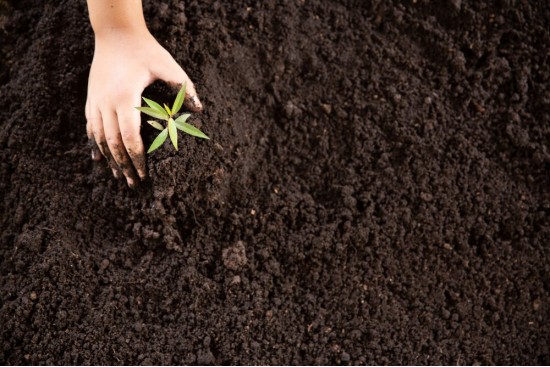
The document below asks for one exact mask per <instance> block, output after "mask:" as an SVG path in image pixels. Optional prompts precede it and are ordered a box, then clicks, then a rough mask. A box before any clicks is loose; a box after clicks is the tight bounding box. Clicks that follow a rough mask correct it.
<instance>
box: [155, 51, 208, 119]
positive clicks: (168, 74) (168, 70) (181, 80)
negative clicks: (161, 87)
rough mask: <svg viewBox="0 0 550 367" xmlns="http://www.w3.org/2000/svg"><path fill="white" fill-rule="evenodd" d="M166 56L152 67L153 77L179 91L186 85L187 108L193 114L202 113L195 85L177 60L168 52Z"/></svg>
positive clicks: (185, 101) (185, 103) (185, 102)
mask: <svg viewBox="0 0 550 367" xmlns="http://www.w3.org/2000/svg"><path fill="white" fill-rule="evenodd" d="M166 54H167V55H166V57H162V58H161V60H159V61H158V62H155V63H154V64H153V65H152V66H151V68H152V70H151V72H152V74H153V76H154V77H155V79H160V80H163V81H165V82H166V83H168V84H169V85H171V86H173V87H175V88H177V89H178V90H179V89H180V88H181V86H182V85H183V84H185V86H186V87H185V100H184V105H185V107H187V108H188V109H189V110H190V111H191V112H200V111H202V109H203V106H202V103H201V101H200V100H199V97H198V96H197V91H196V90H195V85H194V84H193V82H192V81H191V79H189V76H188V75H187V73H186V72H185V71H184V70H183V69H182V68H181V66H180V65H179V64H178V63H177V62H176V60H174V58H173V57H172V56H171V55H170V54H169V53H168V52H166Z"/></svg>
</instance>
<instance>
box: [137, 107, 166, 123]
mask: <svg viewBox="0 0 550 367" xmlns="http://www.w3.org/2000/svg"><path fill="white" fill-rule="evenodd" d="M136 109H138V110H140V111H141V112H143V113H144V114H146V115H149V116H151V117H154V118H157V119H161V120H167V119H168V115H167V114H166V111H164V110H162V112H163V113H159V112H158V111H157V110H156V109H154V108H151V107H136Z"/></svg>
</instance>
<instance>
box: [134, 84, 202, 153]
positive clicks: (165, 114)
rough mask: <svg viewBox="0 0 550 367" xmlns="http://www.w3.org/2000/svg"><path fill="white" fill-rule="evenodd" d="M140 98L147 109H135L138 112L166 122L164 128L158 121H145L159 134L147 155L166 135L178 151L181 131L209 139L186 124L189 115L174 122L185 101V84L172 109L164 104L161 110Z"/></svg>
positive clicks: (159, 144)
mask: <svg viewBox="0 0 550 367" xmlns="http://www.w3.org/2000/svg"><path fill="white" fill-rule="evenodd" d="M142 98H143V100H144V101H145V103H147V105H148V106H149V107H136V108H137V109H138V110H140V111H141V112H143V113H144V114H146V115H149V116H151V117H155V118H157V119H160V120H164V121H166V122H167V126H166V127H164V126H163V125H162V124H161V123H159V122H158V121H154V120H151V121H147V122H148V123H149V125H151V126H152V127H154V128H155V129H157V130H160V134H158V136H157V137H156V138H155V140H154V141H153V143H152V144H151V146H150V147H149V150H148V151H147V154H149V153H151V152H153V151H154V150H156V149H157V148H158V147H160V146H161V145H162V144H163V143H164V141H165V140H166V138H167V137H168V135H170V140H172V144H174V148H176V150H178V130H181V131H183V132H184V133H186V134H189V135H192V136H196V137H197V138H202V139H210V138H209V137H208V136H206V135H205V134H204V133H203V132H202V131H200V130H199V129H197V128H196V127H194V126H193V125H190V124H188V123H187V122H186V121H187V119H188V118H189V116H191V114H189V113H184V114H182V115H180V116H179V117H177V118H176V119H175V120H174V115H176V114H177V113H178V112H179V110H180V109H181V106H182V105H183V100H184V99H185V84H184V85H182V87H181V89H180V91H179V92H178V95H177V96H176V100H175V101H174V104H173V105H172V109H170V108H169V107H168V106H167V105H166V104H165V105H164V108H162V107H161V105H160V104H158V103H157V102H155V101H151V100H150V99H147V98H145V97H142Z"/></svg>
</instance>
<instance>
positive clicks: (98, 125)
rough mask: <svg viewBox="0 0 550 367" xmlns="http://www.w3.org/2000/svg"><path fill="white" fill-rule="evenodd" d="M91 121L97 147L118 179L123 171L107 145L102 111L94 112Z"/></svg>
mask: <svg viewBox="0 0 550 367" xmlns="http://www.w3.org/2000/svg"><path fill="white" fill-rule="evenodd" d="M89 121H90V124H91V126H92V134H93V138H94V141H95V144H96V147H97V148H98V150H99V151H100V153H101V154H102V155H103V156H104V157H105V160H106V161H107V164H108V165H109V167H111V170H112V171H113V176H115V178H117V179H118V178H121V177H122V172H120V168H119V167H118V165H117V164H116V162H115V160H114V159H113V156H112V155H111V152H110V150H109V147H108V145H107V139H106V138H105V131H104V129H103V119H102V118H101V113H100V112H99V110H97V112H95V113H93V114H92V116H91V117H90V119H89Z"/></svg>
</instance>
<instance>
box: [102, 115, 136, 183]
mask: <svg viewBox="0 0 550 367" xmlns="http://www.w3.org/2000/svg"><path fill="white" fill-rule="evenodd" d="M102 116H103V121H104V129H105V136H106V138H107V145H108V146H109V150H110V151H111V154H112V155H113V159H114V160H115V162H116V163H117V165H118V166H119V167H120V169H121V171H122V173H123V174H124V176H125V177H126V181H127V182H128V186H130V187H132V188H134V187H136V186H137V184H138V178H137V176H136V173H135V172H134V168H133V166H132V161H131V159H130V156H129V155H128V152H127V151H126V147H125V146H124V143H123V142H122V136H121V134H120V127H119V123H118V117H117V115H116V113H115V112H114V111H112V112H109V113H108V116H107V117H106V116H105V114H102Z"/></svg>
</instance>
